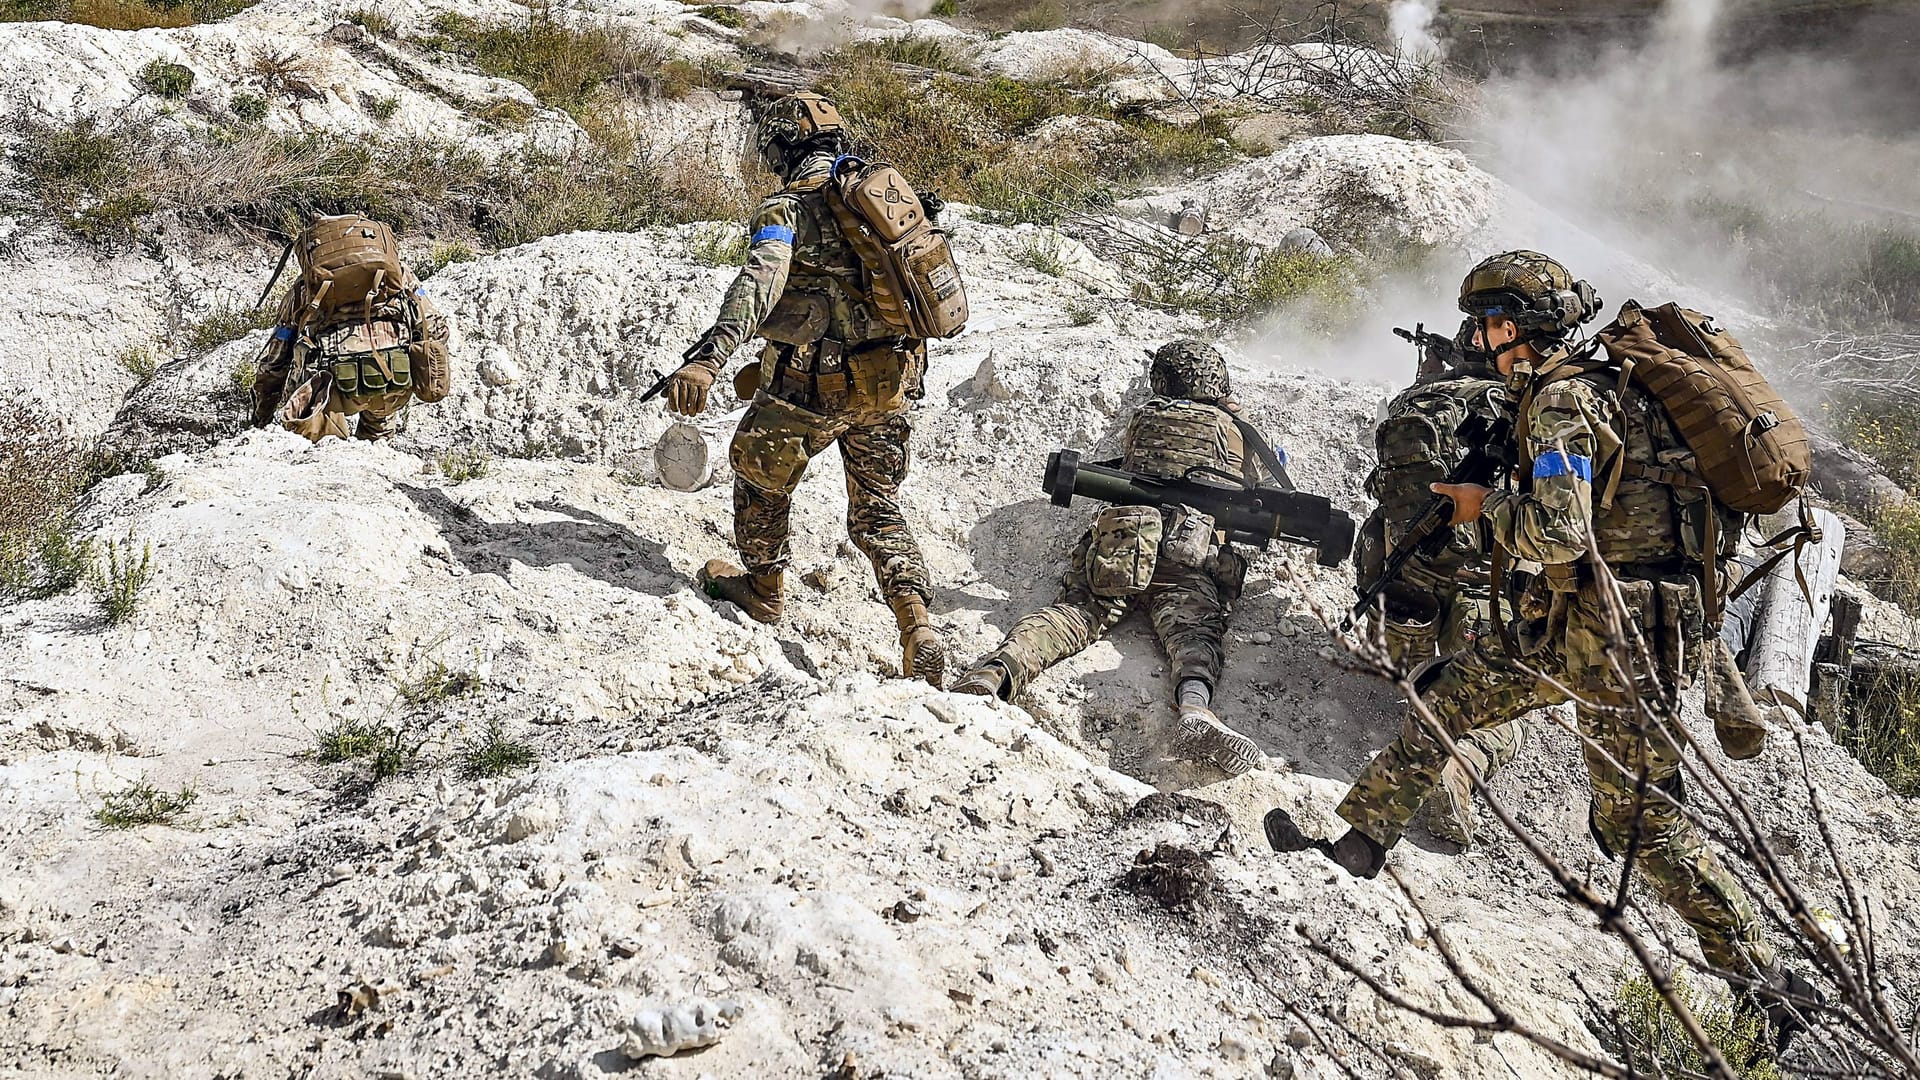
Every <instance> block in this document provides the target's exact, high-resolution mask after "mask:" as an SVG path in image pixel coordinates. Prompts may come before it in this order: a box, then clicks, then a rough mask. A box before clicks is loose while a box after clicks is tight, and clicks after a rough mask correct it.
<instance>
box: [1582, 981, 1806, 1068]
mask: <svg viewBox="0 0 1920 1080" xmlns="http://www.w3.org/2000/svg"><path fill="white" fill-rule="evenodd" d="M1673 988H1674V996H1675V997H1677V998H1679V999H1680V1001H1681V1002H1682V1003H1683V1004H1685V1005H1686V1006H1687V1011H1689V1012H1691V1013H1692V1014H1693V1015H1694V1018H1695V1019H1696V1020H1698V1021H1699V1022H1700V1027H1701V1029H1702V1030H1703V1031H1705V1032H1706V1035H1707V1038H1708V1040H1709V1041H1710V1042H1712V1043H1713V1045H1714V1046H1715V1047H1716V1048H1718V1049H1719V1051H1720V1053H1721V1056H1723V1057H1724V1058H1725V1059H1726V1060H1727V1062H1728V1064H1729V1065H1731V1066H1732V1067H1733V1069H1734V1073H1735V1075H1737V1076H1739V1077H1740V1080H1780V1070H1779V1068H1778V1066H1776V1065H1775V1064H1774V1063H1773V1061H1772V1054H1771V1050H1772V1047H1771V1046H1769V1045H1767V1043H1766V1038H1767V1036H1766V1032H1765V1030H1764V1026H1765V1025H1764V1024H1763V1022H1762V1019H1761V1017H1760V1015H1759V1014H1758V1013H1745V1014H1743V1013H1741V1012H1739V1011H1738V1010H1737V1009H1736V1008H1735V1006H1734V1002H1733V999H1732V998H1731V997H1730V996H1728V994H1727V993H1725V992H1724V991H1722V992H1718V993H1716V992H1713V991H1707V990H1700V989H1696V988H1695V987H1694V986H1693V985H1692V983H1691V982H1690V981H1689V980H1688V978H1687V975H1686V972H1685V971H1684V970H1679V969H1676V970H1675V971H1674V972H1673ZM1615 1004H1616V1006H1617V1008H1618V1018H1619V1022H1620V1026H1619V1029H1618V1031H1617V1033H1616V1034H1617V1037H1618V1038H1619V1039H1620V1040H1621V1041H1622V1042H1623V1043H1624V1045H1622V1046H1619V1047H1616V1048H1615V1049H1616V1052H1617V1053H1619V1055H1620V1056H1621V1057H1622V1058H1623V1059H1624V1060H1625V1061H1626V1062H1628V1063H1629V1064H1633V1065H1637V1066H1638V1067H1640V1068H1642V1069H1657V1070H1658V1071H1657V1072H1652V1073H1650V1075H1659V1076H1699V1075H1702V1074H1703V1073H1704V1070H1705V1069H1706V1066H1707V1062H1706V1055H1705V1054H1703V1053H1701V1051H1700V1048H1699V1047H1698V1046H1696V1045H1695V1044H1694V1042H1693V1039H1692V1037H1690V1036H1689V1035H1688V1034H1687V1032H1686V1029H1685V1028H1683V1027H1681V1026H1680V1019H1679V1017H1678V1016H1676V1015H1674V1012H1673V1010H1672V1009H1671V1008H1669V1007H1668V1006H1667V1003H1666V1002H1665V1001H1664V1000H1662V999H1661V997H1660V992H1659V991H1658V990H1655V989H1654V987H1653V983H1652V982H1651V981H1649V980H1648V979H1647V978H1646V977H1645V976H1644V975H1643V976H1639V977H1637V978H1633V979H1629V980H1627V981H1626V982H1625V983H1623V984H1621V987H1620V991H1619V993H1618V994H1617V995H1616V998H1615ZM1763 1051H1765V1052H1763ZM1750 1060H1752V1061H1755V1064H1752V1065H1745V1066H1743V1064H1742V1063H1744V1062H1747V1061H1750ZM1656 1063H1657V1064H1656Z"/></svg>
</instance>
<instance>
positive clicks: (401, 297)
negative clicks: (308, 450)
mask: <svg viewBox="0 0 1920 1080" xmlns="http://www.w3.org/2000/svg"><path fill="white" fill-rule="evenodd" d="M289 256H292V257H295V258H296V259H297V261H298V266H299V271H300V273H299V277H298V278H296V279H295V280H294V283H293V288H291V289H289V290H287V295H286V296H285V297H284V298H282V300H281V301H280V308H279V312H278V314H277V315H276V316H275V318H274V327H273V335H272V337H270V338H268V340H267V344H266V348H265V349H263V350H262V351H261V353H260V357H259V359H258V361H257V362H256V364H255V374H254V381H253V424H254V426H255V427H265V426H266V425H268V424H270V423H273V422H274V421H275V420H276V419H277V420H278V421H279V422H280V423H281V425H282V426H284V427H286V428H287V429H288V430H290V431H295V432H298V433H300V434H301V435H304V436H306V437H307V438H309V439H312V440H314V441H315V442H318V441H319V440H320V439H322V438H324V437H325V436H328V435H337V436H340V437H341V438H346V437H347V436H348V435H349V434H351V435H352V436H353V437H354V438H357V439H369V440H373V439H384V438H386V437H387V436H389V435H391V434H393V432H394V431H395V429H396V427H397V425H396V424H395V422H394V417H395V416H396V415H398V414H399V413H400V411H401V410H402V409H404V408H405V407H406V406H407V405H408V403H410V402H411V401H413V400H414V399H415V398H418V399H419V400H421V401H424V402H429V403H431V402H435V401H439V400H440V399H441V398H444V397H446V396H447V392H448V391H449V390H450V389H451V388H452V379H451V372H450V370H449V367H448V354H447V337H448V330H447V318H446V316H444V315H442V314H440V312H439V310H438V309H437V308H435V307H434V306H433V303H432V301H430V300H428V299H427V297H426V294H425V293H423V292H422V291H421V289H420V282H419V281H418V280H416V279H415V278H414V276H413V273H412V272H411V271H409V270H408V269H407V268H406V267H405V266H404V265H403V264H402V263H401V261H400V249H399V246H398V245H397V244H396V243H395V242H394V238H393V230H392V229H390V228H388V227H387V226H386V225H384V224H382V223H381V222H378V221H374V220H372V219H371V218H363V217H359V216H356V215H353V214H346V215H342V216H339V217H323V218H319V219H317V220H315V221H314V222H313V224H311V225H309V226H308V227H307V228H306V229H305V230H304V231H303V232H301V233H300V235H299V236H296V237H294V240H293V242H292V243H291V244H289V245H288V247H287V252H286V253H285V254H283V255H282V256H281V260H280V269H279V270H275V271H274V279H275V280H278V278H279V276H280V270H284V269H285V268H286V263H287V258H288V257H289ZM272 289H273V283H272V282H268V284H267V291H268V292H271V291H272ZM262 299H263V300H264V295H263V297H262ZM355 416H357V417H359V421H358V423H357V424H355V425H354V426H353V427H352V428H351V430H350V429H349V426H348V419H349V418H350V417H355Z"/></svg>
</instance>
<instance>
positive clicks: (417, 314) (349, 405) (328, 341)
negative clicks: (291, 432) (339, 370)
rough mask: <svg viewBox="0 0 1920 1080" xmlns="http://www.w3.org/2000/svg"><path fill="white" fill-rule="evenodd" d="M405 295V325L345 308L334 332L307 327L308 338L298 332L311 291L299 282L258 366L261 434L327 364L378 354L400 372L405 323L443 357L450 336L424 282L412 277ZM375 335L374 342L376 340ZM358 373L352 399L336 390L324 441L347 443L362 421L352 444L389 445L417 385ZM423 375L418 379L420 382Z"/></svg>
mask: <svg viewBox="0 0 1920 1080" xmlns="http://www.w3.org/2000/svg"><path fill="white" fill-rule="evenodd" d="M402 288H403V289H404V291H405V292H406V293H407V294H408V296H409V298H410V299H409V300H408V301H406V302H405V303H407V304H410V306H412V307H413V309H414V310H413V312H411V313H407V314H406V317H405V319H404V320H403V321H401V322H393V321H389V320H388V319H386V318H383V317H382V316H383V315H397V314H399V313H396V312H392V311H386V312H378V311H377V312H373V313H371V314H372V317H371V318H369V317H368V316H369V312H367V310H366V305H365V304H343V305H341V306H340V307H339V309H338V312H339V313H338V316H337V317H336V318H335V319H334V322H333V324H332V325H330V326H326V327H321V328H317V329H316V328H311V327H309V328H307V329H306V330H305V331H304V332H296V329H295V323H296V322H297V320H298V317H299V313H300V310H301V309H302V308H304V307H306V305H307V299H308V297H307V290H306V283H305V282H304V281H301V280H296V281H295V282H294V285H293V288H291V289H289V290H287V295H286V296H285V297H283V298H282V299H281V301H280V307H279V310H278V312H277V313H276V315H275V316H274V327H273V334H272V336H271V337H269V338H268V339H267V344H266V347H265V348H263V349H262V350H261V352H260V356H259V358H258V359H257V360H256V361H255V362H254V377H253V422H254V424H255V426H259V427H264V426H266V425H267V424H269V423H272V422H273V418H274V414H275V413H276V412H277V411H278V410H279V408H280V406H281V404H282V403H283V402H284V401H285V400H286V397H287V395H288V394H289V393H290V392H292V391H293V390H294V389H295V388H296V387H298V386H299V384H300V383H301V382H303V381H304V380H305V379H306V378H307V376H308V375H310V374H312V372H313V371H315V370H317V369H318V367H319V366H320V365H321V364H323V363H327V362H330V360H331V358H332V356H333V355H334V354H336V353H342V352H344V353H362V352H367V351H377V352H378V353H379V354H380V355H381V356H382V357H383V358H385V360H386V361H387V364H388V367H389V369H392V368H393V367H394V365H395V364H404V363H406V355H405V354H406V343H407V335H408V334H409V333H412V332H414V331H411V330H409V328H407V327H406V326H405V325H404V323H405V322H415V323H416V325H417V336H418V337H419V338H420V339H421V340H426V341H433V342H438V343H439V345H440V347H441V348H443V349H444V348H445V347H446V344H447V339H448V336H449V331H448V327H447V317H446V316H445V315H443V314H441V313H440V309H439V308H437V307H435V306H434V304H433V301H431V300H429V299H427V296H426V293H425V292H423V291H421V288H420V282H419V281H418V280H417V279H416V278H415V277H414V276H413V274H412V273H411V272H408V273H407V275H406V276H405V277H404V278H403V279H402ZM369 334H371V335H372V337H371V339H369V337H368V335H369ZM323 357H325V358H326V359H323ZM358 368H359V371H358V380H359V385H358V386H357V387H355V389H353V390H352V391H351V392H347V391H345V390H344V386H343V385H341V384H336V392H335V393H334V394H333V396H332V398H331V399H330V401H329V402H328V407H327V417H326V425H325V431H324V434H328V435H338V436H340V437H341V438H346V437H347V434H348V428H347V418H348V417H352V416H358V417H359V418H360V419H359V422H358V424H357V425H355V427H354V428H353V437H354V438H356V439H367V440H379V439H384V438H387V437H388V436H390V435H392V434H393V433H394V431H395V430H396V428H397V425H396V424H395V423H394V417H395V416H396V415H398V414H399V412H400V410H402V409H403V408H405V407H406V405H407V403H408V402H409V401H411V400H413V396H414V389H415V386H416V385H417V384H416V383H415V382H414V381H413V380H412V379H409V380H408V383H407V385H393V386H388V385H386V380H385V377H384V375H383V373H382V372H380V371H379V370H378V365H376V364H374V363H372V362H371V361H370V360H369V361H368V362H364V363H361V364H359V365H358ZM395 374H396V378H395V383H396V384H397V383H398V382H399V381H400V380H399V378H398V372H397V371H396V372H395ZM419 374H420V373H417V372H415V373H413V376H414V378H417V377H418V375H419Z"/></svg>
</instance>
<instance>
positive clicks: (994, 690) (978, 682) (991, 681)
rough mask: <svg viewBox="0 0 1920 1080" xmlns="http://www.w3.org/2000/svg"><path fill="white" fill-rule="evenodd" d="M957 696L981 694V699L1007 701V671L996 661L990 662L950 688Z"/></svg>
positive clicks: (963, 677) (967, 674)
mask: <svg viewBox="0 0 1920 1080" xmlns="http://www.w3.org/2000/svg"><path fill="white" fill-rule="evenodd" d="M949 689H950V690H952V691H953V692H954V693H956V694H979V695H980V696H981V697H992V698H999V699H1000V700H1002V701H1005V700H1006V699H1007V670H1006V669H1005V668H1003V667H1001V666H1000V664H999V663H998V662H996V661H993V660H989V661H987V662H986V663H984V664H981V665H980V666H979V667H976V668H973V669H971V670H969V671H968V672H967V673H966V674H964V675H962V676H960V681H958V682H956V683H954V684H953V685H952V686H951V687H949Z"/></svg>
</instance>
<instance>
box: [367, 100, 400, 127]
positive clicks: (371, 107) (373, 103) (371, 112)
mask: <svg viewBox="0 0 1920 1080" xmlns="http://www.w3.org/2000/svg"><path fill="white" fill-rule="evenodd" d="M366 104H367V115H368V116H371V117H373V118H374V119H375V120H378V121H380V122H381V123H383V124H384V123H386V122H387V121H389V120H391V119H393V114H394V113H397V112H399V111H400V95H398V94H388V95H386V96H384V97H377V98H372V99H369V100H368V101H367V103H366Z"/></svg>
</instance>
